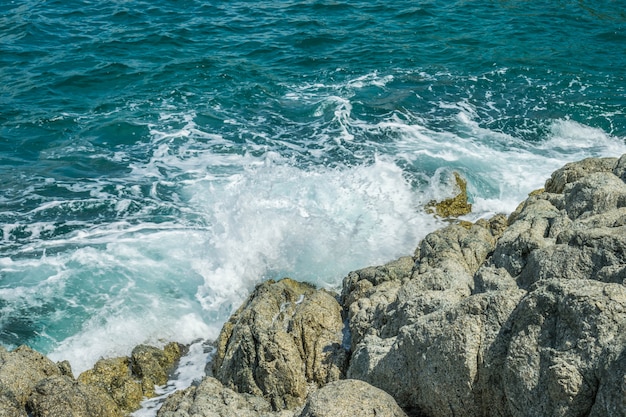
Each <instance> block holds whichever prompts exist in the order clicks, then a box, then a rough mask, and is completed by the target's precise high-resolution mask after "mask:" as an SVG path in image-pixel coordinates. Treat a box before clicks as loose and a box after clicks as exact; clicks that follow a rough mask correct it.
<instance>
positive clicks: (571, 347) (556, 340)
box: [490, 279, 626, 417]
mask: <svg viewBox="0 0 626 417" xmlns="http://www.w3.org/2000/svg"><path fill="white" fill-rule="evenodd" d="M509 326H510V336H509V341H508V348H507V352H506V357H505V360H504V362H503V366H502V367H501V378H500V382H501V384H492V385H491V386H490V388H491V389H492V390H498V389H502V392H501V393H500V394H499V395H496V397H498V398H500V399H501V400H504V404H498V401H492V402H491V407H492V410H493V411H494V413H495V414H496V415H511V416H515V417H518V416H529V417H530V416H577V415H589V413H590V412H591V411H592V410H594V415H597V416H614V415H624V414H626V408H625V407H624V395H623V394H624V391H625V386H624V382H625V374H624V358H623V353H624V348H625V347H626V288H624V286H622V285H619V284H611V283H609V284H607V283H601V282H597V281H592V280H578V281H569V280H562V279H552V280H544V281H541V282H539V283H538V284H537V285H536V286H535V287H534V288H533V289H532V290H531V291H530V292H529V293H528V295H527V296H526V297H525V298H524V299H523V300H522V301H521V302H520V304H519V306H518V307H517V308H516V310H515V311H514V312H513V313H512V314H511V316H510V317H509ZM598 396H599V400H598V399H597V398H598ZM496 410H499V411H500V412H501V413H502V414H498V413H496V412H495V411H496Z"/></svg>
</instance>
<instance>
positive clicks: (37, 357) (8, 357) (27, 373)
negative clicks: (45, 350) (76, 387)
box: [0, 346, 61, 417]
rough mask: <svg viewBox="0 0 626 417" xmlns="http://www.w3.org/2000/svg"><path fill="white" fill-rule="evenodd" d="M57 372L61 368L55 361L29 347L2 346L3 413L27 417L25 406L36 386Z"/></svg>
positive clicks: (0, 394)
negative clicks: (9, 347)
mask: <svg viewBox="0 0 626 417" xmlns="http://www.w3.org/2000/svg"><path fill="white" fill-rule="evenodd" d="M57 375H61V371H60V370H59V367H58V366H57V365H56V364H55V363H54V362H52V361H51V360H50V359H48V358H46V357H45V356H43V355H42V354H41V353H39V352H35V351H34V350H32V349H31V348H29V347H27V346H20V347H18V348H17V349H15V350H14V351H12V352H7V350H6V349H4V348H3V347H0V415H1V416H5V415H6V416H24V417H25V416H26V411H25V410H24V406H25V404H26V401H27V400H28V397H29V396H30V394H31V393H32V391H33V390H34V388H35V385H37V383H38V382H39V381H41V380H42V379H44V378H47V377H50V376H57Z"/></svg>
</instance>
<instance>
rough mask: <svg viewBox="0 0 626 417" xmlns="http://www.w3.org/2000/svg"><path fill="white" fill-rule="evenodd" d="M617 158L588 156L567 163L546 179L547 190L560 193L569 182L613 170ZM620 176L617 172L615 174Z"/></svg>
mask: <svg viewBox="0 0 626 417" xmlns="http://www.w3.org/2000/svg"><path fill="white" fill-rule="evenodd" d="M617 161H618V160H617V158H587V159H583V160H582V161H577V162H571V163H569V164H566V165H565V166H564V167H563V168H560V169H558V170H556V171H554V173H553V174H552V176H551V177H550V179H549V180H548V181H546V186H545V190H546V192H548V193H556V194H560V193H562V192H563V190H564V189H565V186H566V185H567V184H570V183H573V182H575V181H578V180H579V179H581V178H583V177H585V176H587V175H589V174H592V173H595V172H612V171H613V170H614V169H616V163H617ZM615 175H617V176H618V177H619V176H620V175H618V174H617V173H616V174H615Z"/></svg>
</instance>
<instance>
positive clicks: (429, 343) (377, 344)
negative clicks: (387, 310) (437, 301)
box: [348, 289, 525, 417]
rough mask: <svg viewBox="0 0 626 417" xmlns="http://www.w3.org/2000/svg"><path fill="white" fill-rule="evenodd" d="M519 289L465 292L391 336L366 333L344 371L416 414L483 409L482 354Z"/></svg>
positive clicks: (489, 346)
mask: <svg viewBox="0 0 626 417" xmlns="http://www.w3.org/2000/svg"><path fill="white" fill-rule="evenodd" d="M524 293H525V291H523V290H519V289H518V290H512V291H499V292H489V293H485V294H480V295H475V296H471V297H466V298H465V299H463V300H462V301H460V302H458V303H457V304H455V305H454V306H451V307H448V308H445V309H441V310H438V311H436V312H433V313H431V314H427V315H424V316H423V317H421V318H420V319H419V320H417V321H416V322H415V323H413V324H411V325H407V326H404V327H402V329H401V330H400V332H399V333H398V335H397V336H395V337H393V338H388V339H380V338H377V337H376V336H369V337H367V338H366V339H365V341H364V343H361V344H360V345H359V346H357V349H356V350H355V352H354V353H353V357H352V360H351V363H350V367H349V369H348V377H349V378H355V379H361V380H364V381H367V382H369V383H370V384H372V385H374V386H376V387H379V388H381V389H384V390H385V391H387V392H388V393H390V394H391V395H392V396H393V397H394V398H395V399H396V401H398V404H400V406H402V407H403V408H405V409H407V410H412V412H414V413H415V414H418V415H426V416H433V417H434V416H442V417H443V416H448V415H465V416H480V415H485V414H484V412H485V410H484V407H483V401H482V397H481V395H482V390H483V389H484V388H485V387H484V386H483V383H482V382H483V381H482V380H481V379H480V377H481V375H483V374H484V373H485V372H487V370H486V369H485V366H486V364H485V362H484V358H485V357H486V356H487V355H488V354H489V352H490V351H491V350H492V349H493V348H494V347H493V344H494V343H495V342H496V340H498V335H499V333H500V329H501V326H502V324H503V323H505V322H506V321H507V320H508V317H509V315H510V314H511V312H512V311H513V310H514V309H515V307H516V305H517V303H518V301H519V300H520V299H521V297H522V296H523V295H524Z"/></svg>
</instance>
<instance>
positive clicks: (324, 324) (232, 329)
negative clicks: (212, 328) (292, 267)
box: [213, 279, 347, 410]
mask: <svg viewBox="0 0 626 417" xmlns="http://www.w3.org/2000/svg"><path fill="white" fill-rule="evenodd" d="M342 343H343V320H342V317H341V307H340V306H339V303H338V302H337V301H336V299H335V298H334V296H333V295H331V294H330V293H328V292H326V291H324V290H316V289H315V288H314V287H312V286H310V285H308V284H302V283H298V282H296V281H293V280H291V279H283V280H281V281H279V282H274V281H267V282H265V283H263V284H261V285H259V286H258V287H257V288H256V289H255V291H254V293H253V294H252V295H251V296H250V298H249V299H248V301H247V302H246V303H245V304H244V305H243V306H242V307H241V308H240V309H239V310H238V311H237V312H236V313H235V314H234V315H233V316H232V317H231V318H230V320H229V321H228V322H227V323H226V324H225V325H224V327H223V328H222V332H221V334H220V337H219V339H218V343H217V353H216V355H215V358H214V361H213V374H214V376H215V377H216V378H217V379H218V380H220V381H221V382H222V383H223V384H224V385H225V386H227V387H229V388H233V389H236V390H237V391H238V392H241V393H249V394H254V395H259V396H265V397H266V398H268V399H269V401H270V402H271V404H272V406H273V407H274V408H275V409H277V410H279V409H285V408H295V407H298V406H299V405H301V404H302V403H303V401H304V399H305V397H306V395H307V393H308V385H309V384H312V385H314V386H315V385H317V386H321V385H323V384H326V383H328V382H331V381H334V380H337V379H339V378H340V377H341V376H342V374H343V373H344V370H345V366H346V360H347V353H346V351H345V350H344V348H343V347H342Z"/></svg>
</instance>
